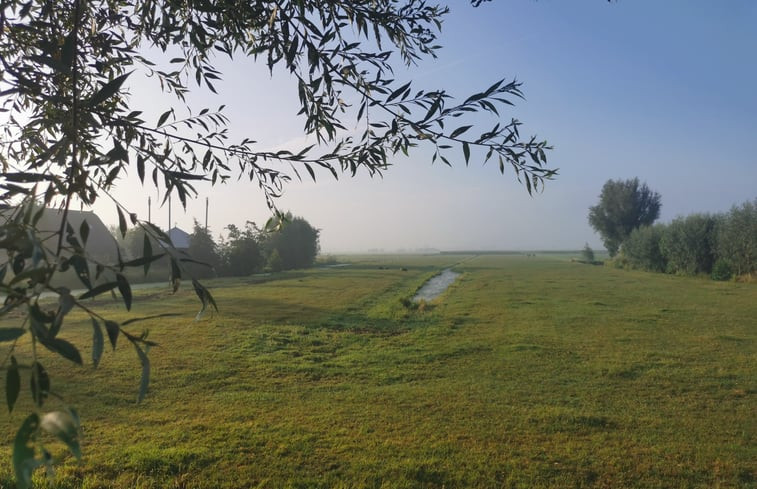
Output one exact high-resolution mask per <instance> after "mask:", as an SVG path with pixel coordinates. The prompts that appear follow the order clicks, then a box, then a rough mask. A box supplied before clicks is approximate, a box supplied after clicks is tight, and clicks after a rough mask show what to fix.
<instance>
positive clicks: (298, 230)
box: [120, 213, 320, 278]
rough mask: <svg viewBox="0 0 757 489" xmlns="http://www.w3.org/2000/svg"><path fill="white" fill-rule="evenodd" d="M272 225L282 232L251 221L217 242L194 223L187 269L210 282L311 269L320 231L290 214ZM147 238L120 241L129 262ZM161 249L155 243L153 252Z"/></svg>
mask: <svg viewBox="0 0 757 489" xmlns="http://www.w3.org/2000/svg"><path fill="white" fill-rule="evenodd" d="M279 224H282V225H281V226H279ZM273 225H274V226H275V227H277V228H278V227H280V229H278V230H277V231H275V232H268V231H265V230H262V229H260V228H258V226H257V225H256V224H255V223H254V222H251V221H247V223H246V224H245V226H244V228H239V227H238V226H236V225H234V224H229V225H228V226H226V228H225V229H226V231H227V233H226V236H225V237H224V236H223V235H221V236H219V237H218V240H215V239H213V236H212V235H211V233H210V231H209V230H208V229H207V228H205V227H204V226H202V225H201V224H200V223H198V222H197V221H196V220H195V223H194V229H193V231H192V234H191V235H190V237H189V248H188V249H187V250H186V252H187V254H188V255H189V257H190V259H191V260H193V261H192V262H188V263H187V268H188V269H189V271H190V272H191V274H192V275H193V276H194V277H196V278H208V277H232V276H246V275H250V274H253V273H259V272H262V271H272V272H278V271H282V270H291V269H296V268H308V267H310V266H312V265H313V264H314V263H315V259H316V256H317V255H318V251H319V249H320V247H319V230H318V229H316V228H314V227H313V226H312V225H311V224H310V223H309V222H308V221H307V220H305V219H304V218H302V217H298V216H292V214H291V213H287V214H285V215H284V216H283V220H282V222H281V223H279V222H275V223H273ZM144 234H145V233H144V231H143V230H142V229H141V228H133V229H132V230H130V231H129V232H128V233H126V236H125V237H124V238H123V239H122V240H120V245H121V247H122V251H123V253H124V254H125V255H126V256H127V257H128V258H131V257H139V256H142V254H143V253H144V251H143V248H144ZM148 239H149V238H148ZM159 246H160V245H159V244H158V243H157V242H155V241H154V240H153V241H152V247H153V249H157V248H158V247H159Z"/></svg>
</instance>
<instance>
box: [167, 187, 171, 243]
mask: <svg viewBox="0 0 757 489" xmlns="http://www.w3.org/2000/svg"><path fill="white" fill-rule="evenodd" d="M170 231H171V196H170V195H169V196H168V229H166V233H168V236H169V237H171V233H170Z"/></svg>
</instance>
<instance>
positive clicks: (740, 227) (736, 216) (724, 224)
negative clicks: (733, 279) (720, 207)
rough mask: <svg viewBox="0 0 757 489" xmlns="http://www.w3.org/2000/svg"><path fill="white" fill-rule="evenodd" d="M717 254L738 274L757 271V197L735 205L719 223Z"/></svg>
mask: <svg viewBox="0 0 757 489" xmlns="http://www.w3.org/2000/svg"><path fill="white" fill-rule="evenodd" d="M715 247H716V251H717V255H718V256H719V257H721V258H722V259H724V260H727V261H728V263H729V264H730V265H731V267H732V269H733V272H734V273H735V274H736V275H744V274H751V273H754V272H757V198H755V199H754V200H753V201H751V202H748V201H747V202H744V203H743V204H742V205H740V206H733V207H732V208H731V210H730V211H729V212H728V213H727V214H726V215H725V216H723V218H722V219H721V220H720V221H719V223H718V230H717V242H716V244H715Z"/></svg>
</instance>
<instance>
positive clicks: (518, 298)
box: [0, 255, 757, 489]
mask: <svg viewBox="0 0 757 489" xmlns="http://www.w3.org/2000/svg"><path fill="white" fill-rule="evenodd" d="M346 260H347V261H350V262H351V264H350V266H347V267H341V268H328V269H313V270H308V271H304V272H288V273H284V274H281V275H277V276H275V277H268V278H256V279H239V280H232V279H228V280H218V281H208V282H207V284H208V285H209V286H210V287H211V289H212V291H213V293H214V294H215V297H216V300H217V302H218V306H219V308H220V312H219V313H216V314H213V315H210V314H207V315H206V316H205V317H204V318H202V319H201V320H199V321H193V318H194V313H195V312H196V311H197V310H198V309H199V303H198V301H197V299H196V296H195V295H194V293H193V292H192V291H191V290H183V289H182V291H180V292H179V293H178V294H176V295H170V294H168V293H164V292H159V291H156V290H145V291H140V292H139V293H138V294H139V295H137V296H136V297H135V304H134V314H137V315H149V314H158V313H166V312H178V313H180V314H181V316H179V317H171V318H163V319H160V320H156V321H152V322H145V323H135V324H134V325H133V326H131V327H132V328H133V330H134V332H135V333H139V332H141V331H142V328H143V327H147V328H149V331H150V336H149V337H150V339H152V340H153V341H156V342H157V343H159V345H160V346H159V347H156V348H153V349H152V350H151V352H150V359H151V362H152V369H153V370H152V378H151V384H150V391H149V394H148V396H147V398H146V399H145V401H144V402H143V403H142V404H140V405H136V404H135V402H134V399H135V396H136V392H137V388H138V383H139V375H140V367H139V362H138V360H137V357H136V354H135V352H134V349H133V348H131V346H130V345H129V344H128V343H127V342H123V344H120V345H119V348H118V349H117V350H116V351H115V353H113V352H108V353H106V354H105V355H104V356H103V360H102V363H101V365H100V367H99V368H98V369H97V370H94V369H93V368H92V367H91V366H87V367H84V368H81V367H77V366H74V365H72V364H70V363H65V361H64V360H61V359H59V357H56V356H53V355H52V354H48V352H43V353H42V355H43V357H42V362H43V363H44V364H45V366H46V367H47V368H48V370H49V371H50V372H51V374H52V389H53V390H54V391H56V392H58V393H60V394H62V395H64V396H65V398H66V401H67V402H68V403H69V404H71V405H73V406H75V407H76V408H77V409H78V410H79V412H80V414H81V417H82V422H83V440H82V445H83V447H82V448H83V451H84V460H83V462H82V463H81V464H77V463H76V462H75V461H73V460H69V461H67V462H66V463H64V464H63V465H62V466H60V467H59V469H58V471H57V475H56V478H55V479H54V480H53V482H52V483H50V484H49V485H50V486H52V487H55V488H110V487H116V488H207V489H210V488H248V487H261V488H290V487H291V488H432V487H433V488H442V487H444V488H468V487H477V488H499V487H507V488H510V487H512V488H540V487H550V488H582V487H597V488H627V487H634V488H645V489H646V488H710V487H721V488H753V487H755V485H757V462H756V461H757V415H756V414H755V413H756V412H757V286H755V285H754V284H741V283H734V282H727V283H721V282H712V281H708V280H703V279H691V278H679V277H672V276H667V275H662V274H649V273H640V272H627V271H621V270H615V269H611V268H609V267H602V266H589V265H581V264H578V263H571V262H570V261H569V259H568V258H567V257H566V256H561V255H554V256H547V255H543V256H537V257H526V256H517V255H513V256H505V255H482V256H462V255H461V256H454V255H436V256H428V257H422V256H393V257H368V256H366V257H347V258H346ZM450 265H454V267H455V270H457V271H459V272H462V276H461V277H460V278H459V279H458V280H457V281H456V282H455V283H454V284H453V285H452V287H451V288H450V289H448V290H447V291H446V292H445V293H444V294H443V296H442V297H441V298H439V299H437V300H436V301H433V302H430V303H428V304H424V305H421V306H420V307H417V308H415V307H407V306H405V305H403V302H404V303H405V304H407V300H404V301H403V299H407V298H408V297H410V296H412V294H413V292H414V291H415V290H416V289H417V288H418V287H419V286H420V285H421V284H422V283H423V282H424V281H425V280H426V279H428V278H429V277H431V276H432V275H434V274H435V273H437V272H438V271H439V270H441V269H443V268H445V267H446V266H450ZM403 268H404V269H406V270H403ZM97 306H98V307H99V309H98V310H104V311H105V313H106V315H109V316H110V317H113V318H115V319H120V320H124V319H126V318H128V317H131V316H128V315H127V314H126V313H125V312H123V308H122V307H121V306H120V302H119V303H117V302H111V301H110V300H99V301H98V302H97ZM61 336H62V337H64V338H67V339H69V340H71V341H72V342H74V343H76V344H77V345H81V348H82V355H83V356H85V358H89V356H90V354H89V350H88V346H87V344H88V343H90V342H91V337H92V329H91V327H90V325H89V323H88V322H82V323H81V324H73V323H69V324H68V325H64V329H63V330H62V333H61ZM22 352H27V353H28V346H23V345H22V346H21V347H19V350H18V353H17V356H19V355H21V354H22ZM22 385H23V386H24V388H25V387H26V386H27V385H28V380H26V379H24V380H23V383H22ZM21 399H23V401H24V402H19V404H18V405H17V406H16V407H15V409H14V412H13V413H12V414H11V415H8V414H5V415H4V416H5V419H6V420H5V422H4V429H3V432H2V440H0V446H1V447H2V451H0V457H2V459H3V460H4V462H3V463H2V465H0V487H11V486H12V480H13V479H12V476H11V472H12V469H11V463H10V445H11V443H12V439H13V436H14V433H15V430H16V429H18V426H19V424H20V422H21V421H22V419H23V418H24V417H25V416H26V414H27V413H28V412H29V411H30V409H31V407H30V404H29V395H28V393H27V392H23V393H22V397H21ZM55 406H56V401H54V400H53V399H51V400H50V401H49V402H48V405H46V408H45V409H48V410H50V409H53V408H54V407H55ZM53 446H55V445H53ZM57 448H59V450H58V451H59V452H60V453H63V449H62V447H57ZM37 476H38V477H37V480H38V481H39V482H40V487H45V486H46V485H48V483H47V482H46V481H47V479H46V478H45V476H44V474H43V473H42V472H40V473H38V474H37Z"/></svg>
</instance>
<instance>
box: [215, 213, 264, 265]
mask: <svg viewBox="0 0 757 489" xmlns="http://www.w3.org/2000/svg"><path fill="white" fill-rule="evenodd" d="M226 229H227V230H228V239H227V240H226V241H224V243H223V245H222V246H221V254H222V256H221V259H222V263H223V264H222V268H221V275H223V276H232V277H233V276H246V275H251V274H253V273H256V272H260V271H262V269H263V264H264V256H263V252H262V249H261V245H260V243H261V241H262V239H263V238H262V232H261V231H260V230H259V229H258V228H257V226H255V223H254V222H250V221H247V223H246V224H245V227H244V229H239V228H238V227H237V226H235V225H233V224H229V225H228V226H226Z"/></svg>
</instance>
